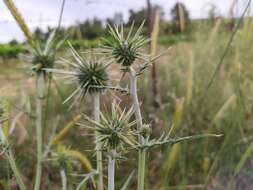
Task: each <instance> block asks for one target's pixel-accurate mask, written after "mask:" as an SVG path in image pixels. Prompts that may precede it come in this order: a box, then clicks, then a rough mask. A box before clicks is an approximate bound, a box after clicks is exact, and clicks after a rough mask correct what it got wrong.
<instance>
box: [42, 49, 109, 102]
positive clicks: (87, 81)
mask: <svg viewBox="0 0 253 190" xmlns="http://www.w3.org/2000/svg"><path fill="white" fill-rule="evenodd" d="M69 45H70V50H71V54H72V56H73V59H72V60H67V59H62V62H61V63H62V64H63V66H65V67H66V70H65V69H47V71H50V72H54V73H59V74H62V75H63V77H64V78H65V79H66V81H67V82H70V83H74V84H75V85H77V87H76V89H75V90H74V92H73V93H72V94H71V95H70V96H69V97H68V98H67V99H66V100H65V101H64V103H65V102H67V101H69V100H70V99H72V98H75V99H74V103H76V102H77V101H79V100H83V98H84V97H85V95H86V94H87V93H88V94H93V93H101V92H103V91H104V90H105V88H106V86H107V83H108V80H109V77H108V74H107V67H108V64H106V63H104V61H103V60H101V59H97V58H95V57H92V58H85V57H83V56H81V55H80V54H78V53H77V52H76V50H75V49H74V48H73V47H72V46H71V44H69Z"/></svg>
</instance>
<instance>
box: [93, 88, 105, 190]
mask: <svg viewBox="0 0 253 190" xmlns="http://www.w3.org/2000/svg"><path fill="white" fill-rule="evenodd" d="M99 114H100V95H99V94H98V93H97V94H95V95H94V120H95V121H97V122H99V121H100V117H99ZM95 136H96V141H97V138H98V134H97V133H96V134H95ZM96 149H97V152H96V156H97V171H98V181H97V186H98V190H103V189H104V183H103V162H102V159H103V158H102V151H101V144H100V143H99V142H96Z"/></svg>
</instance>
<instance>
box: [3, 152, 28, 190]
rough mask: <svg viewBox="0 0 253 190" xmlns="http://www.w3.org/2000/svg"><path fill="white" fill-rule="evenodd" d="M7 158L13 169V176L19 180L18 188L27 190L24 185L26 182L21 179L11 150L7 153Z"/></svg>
mask: <svg viewBox="0 0 253 190" xmlns="http://www.w3.org/2000/svg"><path fill="white" fill-rule="evenodd" d="M6 157H7V159H8V161H9V163H10V166H11V169H12V171H13V174H14V176H15V178H16V180H17V183H18V186H19V188H20V190H26V187H25V184H24V182H23V180H22V178H21V175H20V172H19V170H18V168H17V165H16V162H15V159H14V156H13V153H12V151H11V149H10V148H9V149H8V151H7V154H6Z"/></svg>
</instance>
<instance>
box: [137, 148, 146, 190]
mask: <svg viewBox="0 0 253 190" xmlns="http://www.w3.org/2000/svg"><path fill="white" fill-rule="evenodd" d="M138 154H139V159H138V190H144V187H145V165H146V150H145V149H141V150H139V153H138Z"/></svg>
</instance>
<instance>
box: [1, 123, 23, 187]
mask: <svg viewBox="0 0 253 190" xmlns="http://www.w3.org/2000/svg"><path fill="white" fill-rule="evenodd" d="M0 143H3V144H6V145H7V146H9V145H8V142H7V140H6V138H5V136H4V132H3V130H2V124H1V123H0ZM5 155H6V157H7V160H8V161H9V164H10V166H11V169H12V171H13V174H14V176H15V178H16V180H17V184H18V186H19V188H20V190H26V187H25V184H24V182H23V180H22V178H21V175H20V172H19V170H18V167H17V165H16V162H15V159H14V156H13V153H12V150H11V148H10V147H8V149H7V150H6V152H5Z"/></svg>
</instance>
